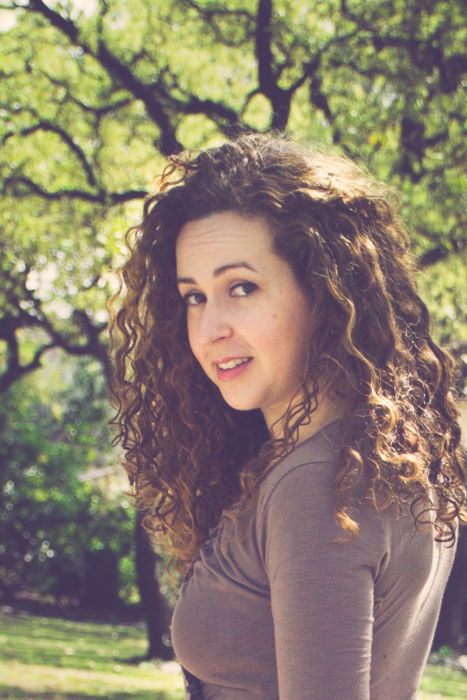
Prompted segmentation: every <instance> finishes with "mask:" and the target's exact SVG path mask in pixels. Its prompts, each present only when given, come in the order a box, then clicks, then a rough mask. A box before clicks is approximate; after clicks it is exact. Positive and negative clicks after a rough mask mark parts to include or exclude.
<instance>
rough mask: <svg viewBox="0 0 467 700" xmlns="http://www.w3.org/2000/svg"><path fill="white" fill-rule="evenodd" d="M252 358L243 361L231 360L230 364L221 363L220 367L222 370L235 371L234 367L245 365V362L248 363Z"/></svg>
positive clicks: (245, 358)
mask: <svg viewBox="0 0 467 700" xmlns="http://www.w3.org/2000/svg"><path fill="white" fill-rule="evenodd" d="M249 359H250V358H249V357H244V358H243V359H239V360H229V361H228V362H219V364H218V367H220V368H221V369H233V368H234V367H238V366H239V365H243V364H244V363H245V362H248V360H249Z"/></svg>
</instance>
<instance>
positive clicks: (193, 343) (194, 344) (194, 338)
mask: <svg viewBox="0 0 467 700" xmlns="http://www.w3.org/2000/svg"><path fill="white" fill-rule="evenodd" d="M186 327H187V335H188V342H189V344H190V348H191V352H192V353H193V355H194V356H195V357H196V359H197V360H198V361H201V358H200V345H199V341H198V332H197V324H196V322H195V320H194V319H193V318H189V317H188V319H187V323H186Z"/></svg>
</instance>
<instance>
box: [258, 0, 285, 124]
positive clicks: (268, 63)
mask: <svg viewBox="0 0 467 700" xmlns="http://www.w3.org/2000/svg"><path fill="white" fill-rule="evenodd" d="M271 22H272V0H259V2H258V13H257V17H256V33H255V49H256V59H257V61H258V82H259V89H260V91H261V92H262V93H263V95H265V96H266V97H267V98H268V99H269V100H270V102H271V105H272V109H273V117H272V122H271V126H272V128H273V129H279V130H281V131H283V130H284V129H285V128H286V126H287V122H288V120H289V114H290V103H291V99H292V94H293V92H292V90H290V89H289V90H284V89H283V88H281V87H280V86H279V85H278V84H277V82H276V77H275V74H274V70H273V55H272V23H271Z"/></svg>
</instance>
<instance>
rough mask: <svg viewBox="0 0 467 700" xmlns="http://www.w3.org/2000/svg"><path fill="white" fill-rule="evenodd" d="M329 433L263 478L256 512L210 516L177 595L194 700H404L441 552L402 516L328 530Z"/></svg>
mask: <svg viewBox="0 0 467 700" xmlns="http://www.w3.org/2000/svg"><path fill="white" fill-rule="evenodd" d="M339 425H340V423H339V422H336V423H333V424H331V425H329V426H327V427H326V428H324V429H323V430H321V431H320V432H319V433H317V434H315V435H314V436H312V437H311V438H309V439H308V440H306V441H305V442H303V443H302V444H301V445H299V446H298V447H297V448H296V449H295V450H294V451H293V452H292V453H291V454H290V455H288V456H287V457H286V458H285V459H284V460H282V461H281V462H280V463H279V464H278V465H277V466H276V467H274V469H273V470H272V471H271V472H270V473H269V475H268V476H267V477H266V479H265V481H264V482H263V484H262V486H261V490H260V495H259V501H258V504H257V507H256V508H255V510H252V511H250V512H249V513H243V514H242V515H241V516H240V519H239V520H238V521H233V520H232V519H231V518H229V517H228V516H227V515H225V514H224V515H223V517H222V518H221V521H220V523H219V526H218V527H217V528H215V530H214V531H213V532H212V533H211V537H210V539H209V541H207V542H206V543H205V544H204V545H203V547H202V549H201V553H200V556H199V558H198V559H197V561H196V562H195V564H194V567H193V572H192V575H191V576H190V577H189V578H188V579H187V581H186V582H185V583H184V585H183V587H182V591H181V595H180V598H179V601H178V603H177V605H176V608H175V612H174V617H173V621H172V636H173V644H174V648H175V651H176V654H177V656H178V658H179V660H180V662H181V663H182V665H183V666H184V667H185V668H187V669H188V670H189V671H190V672H191V673H192V674H194V675H195V676H197V677H198V678H199V679H200V680H201V681H202V689H203V697H204V698H206V700H249V699H250V698H251V699H252V700H253V699H254V698H256V699H260V698H261V699H262V700H274V699H275V698H280V700H310V699H312V698H316V699H318V700H343V699H344V698H345V700H370V699H371V700H412V699H413V698H416V696H417V688H418V685H419V681H420V676H421V674H422V671H423V666H424V664H425V662H426V659H427V656H428V653H429V650H430V646H431V641H432V638H433V634H434V629H435V624H436V621H437V618H438V614H439V608H440V604H441V598H442V595H443V591H444V588H445V586H446V581H447V578H448V575H449V572H450V569H451V566H452V561H453V557H454V548H453V547H452V548H447V547H446V545H442V544H439V543H436V542H434V539H433V534H432V533H421V532H419V531H418V530H417V529H416V528H415V526H414V523H413V518H412V516H411V515H410V514H409V513H403V514H400V515H399V514H397V513H395V512H394V510H393V509H390V510H386V511H380V512H377V511H375V510H374V509H373V508H372V507H371V505H370V504H369V503H366V502H363V503H362V504H361V506H360V507H359V510H358V514H357V520H358V522H359V525H360V534H359V536H358V537H357V538H356V539H355V540H353V541H352V542H349V543H345V544H340V543H335V542H333V539H334V538H335V537H339V536H342V530H341V529H340V528H339V527H338V526H337V524H336V522H335V517H334V513H335V497H334V492H333V485H334V479H335V474H336V469H337V465H338V447H337V442H338V431H339Z"/></svg>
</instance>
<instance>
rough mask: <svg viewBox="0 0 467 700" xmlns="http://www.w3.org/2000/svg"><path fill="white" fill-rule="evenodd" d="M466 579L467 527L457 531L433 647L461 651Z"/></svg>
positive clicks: (466, 609)
mask: <svg viewBox="0 0 467 700" xmlns="http://www.w3.org/2000/svg"><path fill="white" fill-rule="evenodd" d="M466 581H467V528H465V527H463V528H461V530H460V533H459V543H458V548H457V553H456V558H455V560H454V566H453V568H452V572H451V576H450V578H449V581H448V585H447V587H446V592H445V594H444V600H443V604H442V607H441V614H440V618H439V622H438V627H437V628H436V634H435V639H434V642H433V649H439V648H440V647H443V646H449V647H452V648H453V649H456V650H457V651H461V650H462V649H463V646H464V645H465V640H466V639H467V627H466V622H467V620H466V613H467V604H466V602H467V601H466V588H465V584H466Z"/></svg>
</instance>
